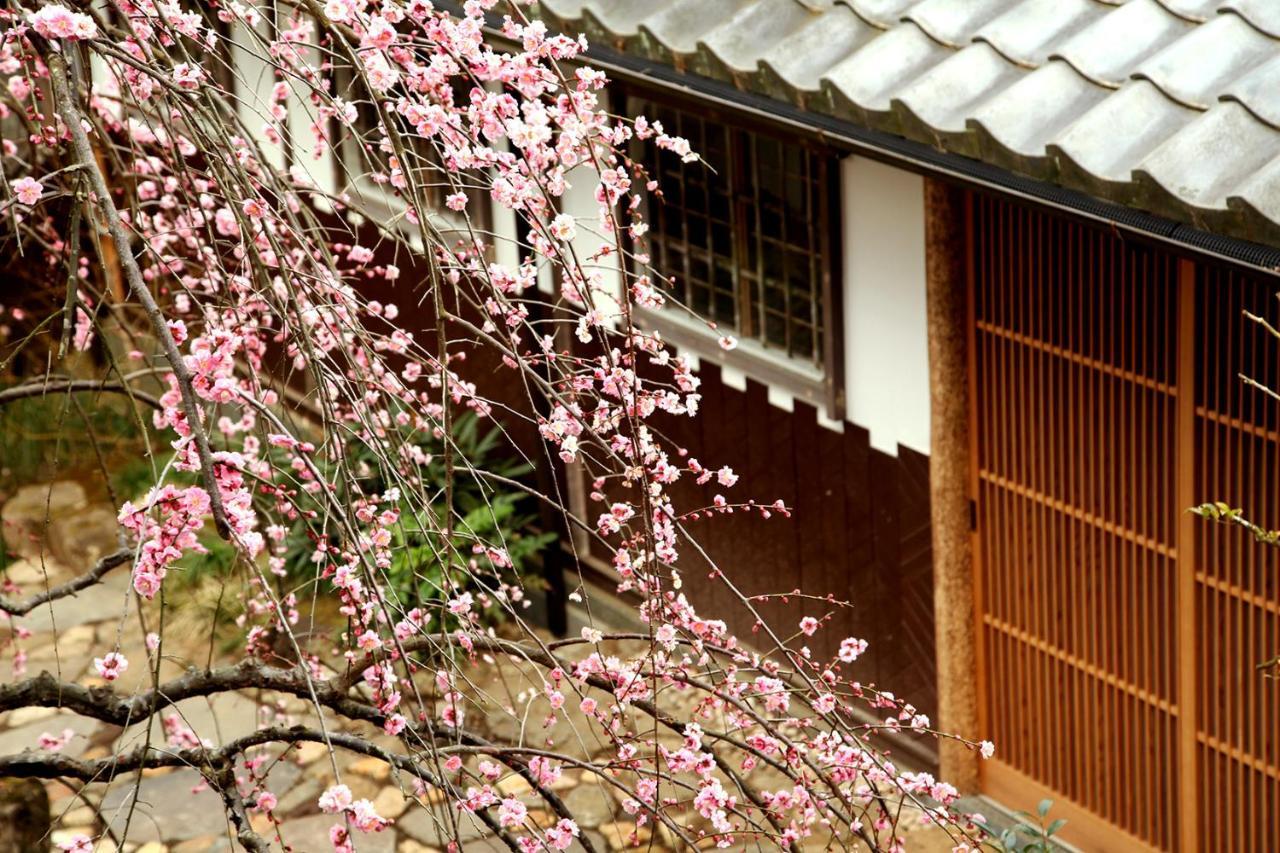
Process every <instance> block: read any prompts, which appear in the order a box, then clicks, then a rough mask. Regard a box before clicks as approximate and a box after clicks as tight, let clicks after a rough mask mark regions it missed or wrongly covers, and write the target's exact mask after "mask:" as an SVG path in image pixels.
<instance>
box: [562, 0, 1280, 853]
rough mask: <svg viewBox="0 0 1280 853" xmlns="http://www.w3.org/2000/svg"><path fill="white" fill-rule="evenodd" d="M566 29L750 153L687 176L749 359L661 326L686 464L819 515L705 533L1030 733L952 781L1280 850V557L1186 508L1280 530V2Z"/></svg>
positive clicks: (1130, 829) (695, 8)
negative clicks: (1279, 386) (694, 403)
mask: <svg viewBox="0 0 1280 853" xmlns="http://www.w3.org/2000/svg"><path fill="white" fill-rule="evenodd" d="M540 8H541V14H542V15H543V16H544V17H545V18H546V19H547V20H548V22H549V24H550V25H551V26H553V27H558V28H563V29H565V30H567V31H570V32H581V33H585V34H586V35H587V36H588V37H589V38H590V40H591V50H590V57H591V60H592V62H594V63H596V64H598V66H599V67H601V68H603V69H605V70H607V71H608V72H609V73H610V75H611V78H612V79H613V80H614V81H615V82H614V84H613V85H611V87H610V88H609V90H608V96H609V97H610V98H611V103H612V105H613V107H614V109H615V111H617V112H619V113H623V114H629V115H634V114H637V113H643V114H644V115H646V116H648V117H650V118H658V119H661V120H662V121H663V122H664V124H665V126H666V128H667V130H668V131H669V132H671V133H675V134H679V135H682V136H684V137H686V138H688V139H689V141H690V142H691V143H692V146H693V148H694V149H695V150H696V151H698V152H699V153H700V154H701V155H702V157H703V158H704V160H705V161H706V163H707V164H708V165H709V166H710V167H711V168H710V169H708V168H706V167H705V166H703V165H701V164H685V163H682V162H681V161H680V159H679V158H678V157H675V156H674V155H669V154H666V153H662V154H656V155H649V160H648V165H649V167H650V169H651V170H652V171H653V172H654V173H655V174H656V175H657V176H658V178H659V180H660V181H661V184H662V187H663V193H664V197H663V198H662V199H661V200H658V199H653V200H651V205H650V208H651V209H650V218H651V221H652V224H653V233H652V242H651V250H652V254H653V259H654V263H655V265H656V266H657V267H658V268H659V269H662V270H664V271H666V272H668V273H670V274H672V275H673V276H674V277H675V279H676V282H677V289H678V295H679V296H680V298H681V299H683V300H684V301H685V302H687V303H688V304H689V305H690V306H692V307H693V308H694V309H695V310H696V311H698V312H699V313H701V314H703V315H705V316H707V317H709V318H711V319H713V320H714V321H715V322H716V323H718V324H719V326H720V328H721V329H722V330H732V333H733V334H734V335H736V336H737V337H738V338H739V339H740V341H741V345H740V346H739V347H738V348H737V349H735V350H733V351H732V352H725V351H723V350H722V349H721V348H719V347H718V346H716V344H715V335H714V334H712V333H709V332H708V331H707V330H706V328H705V327H703V326H700V325H698V324H695V323H690V322H687V321H686V320H685V319H684V318H683V317H681V316H680V315H679V314H678V313H677V312H665V311H662V312H651V315H650V316H649V317H647V318H646V319H647V322H648V323H650V324H651V325H652V326H653V327H655V328H658V329H660V330H661V331H662V332H663V333H664V336H666V337H667V338H668V339H669V340H671V341H673V342H675V343H676V344H677V345H678V346H679V347H680V349H681V350H682V351H684V352H687V353H690V354H692V355H694V356H696V357H697V358H698V359H699V361H700V365H701V368H700V376H701V377H702V380H703V383H704V384H703V389H704V392H705V395H704V400H703V413H702V416H701V417H700V418H699V419H698V421H697V422H696V425H695V426H694V427H693V428H692V430H690V428H689V427H687V426H686V427H684V432H683V433H679V434H678V435H677V438H678V440H679V441H681V442H682V443H684V444H685V445H686V446H688V447H689V448H690V450H691V452H693V453H694V454H695V455H698V456H700V457H708V458H715V459H733V460H735V461H736V462H738V463H740V464H739V470H740V472H741V473H742V474H743V475H744V479H746V480H749V481H750V482H751V484H752V490H753V492H754V493H756V494H760V495H762V496H764V495H767V496H770V497H772V496H777V497H781V498H783V499H784V500H786V501H787V502H788V503H791V504H793V505H794V506H795V508H796V514H795V518H794V519H792V521H791V522H789V523H788V524H787V525H785V526H781V525H780V526H770V525H768V524H763V525H762V524H760V523H759V521H758V520H753V521H747V520H746V519H742V520H741V521H738V520H736V519H733V520H727V521H722V522H721V523H720V524H718V525H711V526H708V527H707V528H706V530H707V535H708V537H709V538H708V540H707V542H706V544H707V547H708V551H709V553H710V554H711V555H712V556H713V557H714V558H715V559H716V560H717V562H718V563H719V564H720V565H721V566H723V567H725V571H726V572H727V573H729V574H731V575H732V577H733V580H734V581H735V583H738V584H739V585H740V586H741V587H742V588H743V589H744V590H746V591H748V592H757V591H758V592H764V591H769V592H780V591H787V590H791V589H797V588H798V589H800V590H802V591H803V592H804V593H806V594H809V595H816V596H821V595H826V594H831V595H833V596H834V597H835V598H836V599H848V600H849V601H850V603H851V605H852V606H851V607H849V608H836V615H835V617H834V622H835V625H834V626H833V627H831V628H830V629H829V631H830V633H831V634H832V635H833V636H835V637H836V638H838V637H841V636H845V635H847V634H854V635H857V636H861V637H865V638H866V639H867V640H869V641H870V643H871V651H870V652H868V657H867V659H866V660H867V663H866V666H867V669H866V673H867V675H866V678H867V680H868V681H870V680H874V681H876V682H877V683H879V684H882V685H883V686H885V687H886V688H887V689H891V690H894V691H895V692H897V693H899V694H900V695H903V696H906V697H908V698H910V699H912V700H913V701H915V702H916V704H917V705H919V706H920V707H921V708H923V709H926V710H928V711H929V712H930V713H932V714H934V715H935V718H936V720H937V722H938V723H939V724H940V725H941V727H943V728H947V729H951V730H959V731H963V732H966V733H968V734H971V735H974V736H980V737H984V738H989V739H991V740H993V741H995V742H996V744H997V753H996V757H995V758H994V759H993V760H991V761H989V762H983V763H980V762H978V761H977V759H976V757H975V756H974V755H973V754H972V753H969V752H966V751H963V750H957V751H949V750H944V752H943V754H942V755H941V756H938V755H936V754H934V755H929V756H924V758H925V759H926V760H929V761H940V763H941V767H942V771H943V773H944V774H946V775H947V776H948V778H950V779H951V780H952V781H955V782H957V783H958V784H961V785H967V786H969V787H970V789H971V790H973V791H976V792H981V793H984V794H986V795H989V796H990V797H992V798H994V799H995V800H996V801H998V802H1000V803H1002V804H1004V805H1007V806H1009V807H1013V808H1029V807H1031V806H1033V805H1034V804H1035V803H1036V801H1038V800H1039V799H1040V798H1042V797H1049V798H1052V799H1053V801H1054V814H1055V815H1058V816H1061V817H1066V818H1068V819H1069V821H1070V822H1069V824H1068V827H1067V829H1066V830H1065V838H1066V839H1067V840H1069V841H1072V842H1074V843H1075V844H1077V845H1079V846H1080V847H1082V848H1084V849H1088V850H1125V851H1131V850H1181V851H1194V850H1206V851H1207V850H1227V849H1230V850H1263V849H1269V848H1270V847H1271V846H1272V845H1273V844H1274V841H1273V839H1275V838H1276V837H1277V835H1280V682H1278V681H1276V680H1275V679H1272V678H1269V677H1267V673H1266V672H1265V671H1263V670H1260V669H1259V668H1258V666H1259V664H1261V663H1263V662H1265V661H1267V660H1269V659H1271V658H1273V657H1274V656H1275V655H1276V653H1277V652H1280V616H1278V614H1280V572H1278V569H1280V560H1278V559H1277V557H1278V555H1280V552H1278V551H1276V550H1275V549H1274V548H1269V547H1267V546H1265V545H1261V544H1257V543H1255V542H1254V541H1253V540H1252V538H1251V537H1250V536H1249V534H1248V533H1247V532H1245V531H1243V530H1239V529H1231V528H1227V527H1223V526H1214V525H1211V524H1209V523H1207V522H1204V521H1201V520H1199V519H1197V518H1195V517H1194V516H1192V515H1190V514H1188V513H1187V512H1186V509H1187V508H1188V507H1190V506H1193V505H1195V504H1198V503H1201V502H1203V501H1207V500H1222V501H1226V502H1228V503H1229V504H1230V505H1231V506H1233V507H1234V506H1241V507H1245V508H1246V509H1247V510H1248V512H1249V513H1250V514H1251V516H1252V517H1254V518H1256V519H1257V520H1258V521H1259V522H1260V523H1262V524H1269V526H1277V517H1278V516H1280V490H1278V489H1277V484H1278V483H1280V479H1277V471H1278V466H1280V412H1278V409H1277V403H1276V401H1275V399H1272V398H1271V397H1269V396H1268V395H1267V394H1265V393H1263V392H1260V391H1259V390H1257V389H1256V388H1253V387H1250V386H1248V385H1246V384H1245V383H1243V382H1242V381H1241V379H1240V378H1239V377H1240V376H1241V375H1244V376H1248V377H1250V378H1251V379H1253V380H1256V381H1258V382H1261V383H1263V384H1270V385H1273V386H1274V384H1275V383H1276V381H1277V380H1280V365H1278V363H1277V357H1278V355H1280V351H1278V349H1277V342H1276V340H1275V338H1274V337H1273V336H1271V335H1269V334H1268V333H1267V331H1266V330H1265V329H1263V328H1262V327H1260V326H1259V325H1257V324H1256V323H1254V322H1251V321H1249V320H1247V319H1246V318H1245V317H1243V316H1242V312H1243V311H1249V312H1252V313H1254V314H1257V315H1261V316H1264V317H1272V318H1274V317H1275V316H1276V313H1277V312H1276V310H1275V309H1276V301H1275V295H1276V293H1277V291H1280V281H1277V279H1276V277H1275V270H1276V267H1277V265H1280V94H1278V93H1280V5H1277V4H1273V3H1264V2H1251V0H1129V2H1110V0H1108V2H1100V1H1099V0H1049V2H1042V0H920V2H913V0H649V2H635V0H544V2H543V3H542V4H541V7H540ZM565 203H566V209H567V210H569V211H570V212H574V211H575V210H576V208H575V205H578V206H579V207H580V208H581V212H582V215H583V216H594V208H593V205H594V203H593V202H592V200H590V199H586V198H583V199H576V198H575V197H574V195H573V193H572V192H571V193H570V196H569V198H567V199H566V202H565ZM708 497H709V493H708ZM690 574H691V575H696V572H690ZM693 593H694V594H695V595H702V596H703V603H704V604H708V605H721V606H722V607H723V609H724V610H725V611H726V612H728V611H732V607H733V605H732V602H729V601H719V600H717V596H718V595H719V593H717V592H715V586H714V585H706V586H705V588H704V587H703V586H702V585H697V586H696V588H695V589H694V590H693ZM774 607H775V610H774V612H775V613H781V614H787V613H799V612H801V610H803V609H804V605H803V603H802V602H799V601H795V600H793V601H791V602H788V603H781V602H779V603H776V604H775V605H774ZM787 608H791V609H790V610H788V609H787ZM739 617H740V619H739V624H738V625H737V626H736V627H737V628H738V630H740V631H741V632H743V633H744V635H745V634H747V633H748V632H749V631H750V626H751V621H752V620H751V617H750V616H749V615H748V614H747V613H746V612H745V611H744V610H743V611H740V612H739ZM860 665H861V664H860Z"/></svg>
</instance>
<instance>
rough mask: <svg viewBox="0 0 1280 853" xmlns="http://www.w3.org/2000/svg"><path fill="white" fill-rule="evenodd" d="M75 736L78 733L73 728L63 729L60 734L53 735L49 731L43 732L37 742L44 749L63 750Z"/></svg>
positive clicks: (49, 750) (51, 750) (50, 750)
mask: <svg viewBox="0 0 1280 853" xmlns="http://www.w3.org/2000/svg"><path fill="white" fill-rule="evenodd" d="M75 736H76V733H75V731H73V730H72V729H63V730H62V734H60V735H51V734H49V733H48V732H43V733H41V735H40V737H39V738H38V740H37V741H36V742H37V743H38V744H39V746H40V748H41V749H43V750H46V751H48V752H61V751H62V748H63V747H65V746H66V745H67V744H68V743H70V742H71V739H72V738H74V737H75Z"/></svg>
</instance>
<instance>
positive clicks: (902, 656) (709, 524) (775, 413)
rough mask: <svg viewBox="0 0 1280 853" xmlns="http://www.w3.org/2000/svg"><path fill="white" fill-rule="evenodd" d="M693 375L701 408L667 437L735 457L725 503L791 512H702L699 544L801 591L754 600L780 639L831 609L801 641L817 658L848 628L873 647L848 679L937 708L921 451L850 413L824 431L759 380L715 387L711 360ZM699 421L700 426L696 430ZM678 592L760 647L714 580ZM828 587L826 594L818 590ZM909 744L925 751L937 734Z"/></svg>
mask: <svg viewBox="0 0 1280 853" xmlns="http://www.w3.org/2000/svg"><path fill="white" fill-rule="evenodd" d="M698 375H699V376H700V377H701V379H702V383H703V384H702V393H703V400H702V410H701V412H700V414H699V416H698V418H697V419H696V420H695V421H689V419H687V418H683V419H670V420H669V421H664V422H663V430H664V432H665V434H666V435H668V437H670V438H671V439H672V440H674V441H676V442H677V443H679V444H681V445H682V446H684V447H685V448H686V449H687V450H688V451H689V454H690V455H691V456H694V457H697V458H698V459H699V460H700V461H701V462H702V463H703V464H705V465H710V466H716V467H718V466H720V465H731V466H733V467H734V469H735V470H736V471H738V472H739V473H740V474H741V475H742V483H741V484H740V485H739V486H738V487H736V488H735V489H733V490H731V491H730V492H728V493H727V496H728V497H730V499H731V500H734V501H740V500H747V499H749V498H755V499H757V500H759V501H761V502H763V503H772V502H773V501H774V500H777V499H778V498H781V499H782V500H784V501H785V502H786V503H787V504H788V505H789V506H791V507H793V510H794V511H793V515H792V517H791V518H790V519H786V518H782V517H781V516H775V517H774V518H771V519H768V520H765V519H762V518H761V517H760V515H759V514H758V513H744V512H736V513H734V514H733V515H722V516H717V517H715V518H712V519H710V520H707V521H700V522H697V526H696V527H695V528H694V529H695V531H696V535H697V536H698V537H699V541H700V542H701V543H702V545H703V546H704V547H705V549H706V551H707V553H708V554H709V555H710V557H711V558H712V559H713V560H715V562H716V564H717V565H718V566H720V568H721V569H722V570H723V571H724V573H725V575H726V576H727V577H728V578H729V580H730V581H731V582H732V583H734V584H735V585H736V586H738V587H739V588H740V589H741V590H742V592H744V593H745V594H748V595H762V594H769V595H778V594H785V593H789V592H791V591H793V590H797V589H798V590H799V591H800V592H801V593H803V595H804V597H803V598H800V597H795V596H790V597H788V599H787V600H785V601H784V600H782V599H781V598H771V599H770V600H769V601H768V602H757V603H756V604H757V606H758V608H759V611H760V613H761V614H762V615H764V616H765V617H766V618H767V619H768V620H769V621H770V622H771V624H773V625H774V626H776V627H777V628H778V629H779V631H780V633H782V634H783V635H784V636H785V635H786V634H788V633H794V632H795V630H796V626H797V624H798V623H799V620H800V618H801V617H802V616H806V615H807V616H815V617H822V616H824V615H827V614H830V619H829V621H828V623H827V626H826V627H824V628H823V629H822V631H821V632H819V634H818V635H817V636H815V637H813V638H811V639H810V638H802V639H804V640H805V642H806V644H807V645H808V646H809V647H810V649H811V650H812V651H813V652H814V653H815V654H820V655H831V654H834V653H835V651H836V649H837V648H838V646H839V642H840V640H842V639H843V638H845V637H848V636H855V637H860V638H862V639H865V640H867V641H868V643H870V648H869V650H868V652H867V654H866V656H865V657H864V658H862V659H861V660H860V661H859V662H858V663H857V664H855V667H857V668H858V669H857V670H856V671H857V672H858V673H859V675H858V676H857V677H859V678H860V679H861V680H862V681H863V682H864V683H868V684H870V683H874V684H876V685H877V686H880V687H883V688H884V689H886V690H889V691H892V692H893V693H894V694H895V695H897V696H900V697H902V698H904V699H906V700H907V701H909V702H912V703H913V704H914V705H915V706H916V707H917V708H919V709H920V710H922V711H923V712H925V713H927V714H932V713H933V712H934V708H935V706H936V702H937V684H936V662H935V658H934V645H933V644H934V639H933V588H932V584H933V574H932V554H931V549H930V532H929V489H928V482H929V480H928V477H929V473H928V472H929V460H928V457H927V456H925V455H924V454H920V453H916V452H914V451H911V450H909V449H906V448H901V449H900V452H899V455H898V456H897V457H894V456H890V455H888V454H885V453H882V452H879V451H877V450H874V449H872V448H871V445H870V439H869V436H868V434H867V432H866V430H863V429H861V428H859V427H857V426H854V425H853V424H848V423H846V424H845V431H844V432H843V433H840V432H836V431H833V430H831V429H828V428H826V427H823V426H821V425H819V424H818V421H817V412H816V411H815V410H814V408H813V407H812V406H809V405H806V404H804V403H799V402H797V403H796V404H795V410H794V411H793V412H788V411H786V410H785V409H782V408H779V407H778V406H774V405H771V404H770V403H769V401H768V393H767V389H766V388H765V386H764V385H761V384H759V383H757V382H755V381H753V380H748V381H747V388H746V390H745V391H739V390H736V389H735V388H732V387H730V386H727V385H725V384H724V382H723V381H722V380H721V378H720V369H719V368H718V367H716V366H715V365H711V364H704V365H703V367H702V368H701V370H700V371H699V374H698ZM699 421H700V422H701V428H697V427H696V426H691V425H696V424H697V423H698V422H699ZM717 491H724V490H721V489H713V488H709V487H708V488H703V487H698V486H696V485H694V484H691V483H682V484H679V485H678V486H677V489H676V497H677V498H678V499H679V500H681V501H683V502H684V504H685V505H690V506H691V505H705V504H707V503H709V502H710V498H711V496H712V495H713V494H715V493H716V492H717ZM681 560H682V562H683V563H684V566H683V569H684V574H685V577H686V578H698V579H701V578H704V577H705V576H706V572H707V567H706V565H705V564H704V563H703V562H702V561H701V560H699V559H698V558H697V557H696V556H695V555H694V552H693V551H692V550H691V549H687V548H686V549H685V551H684V555H683V556H682V557H681ZM685 592H686V594H688V595H689V596H690V597H691V599H692V600H693V601H694V602H695V603H696V604H697V605H698V606H699V607H700V608H702V609H703V610H704V612H706V613H708V614H714V615H715V616H716V617H717V618H723V619H725V620H726V621H728V622H729V624H730V626H731V627H732V629H733V630H734V631H735V633H737V634H738V635H739V636H740V637H742V638H744V639H746V640H748V641H749V642H750V641H753V640H754V642H755V643H756V644H757V645H765V643H764V642H763V639H762V638H760V637H759V636H757V635H756V633H755V631H754V630H753V629H754V627H755V625H754V621H755V620H754V618H753V617H752V616H751V614H750V613H749V612H748V611H747V609H746V608H745V607H744V606H742V605H741V604H740V603H738V602H735V601H734V600H733V599H732V597H731V596H730V595H729V594H728V593H727V592H726V591H725V590H724V588H723V586H722V585H720V584H715V583H712V584H704V583H701V582H698V583H690V584H688V585H687V586H686V589H685ZM825 596H830V597H831V598H832V599H833V601H832V602H827V601H823V600H820V599H822V598H823V597H825ZM815 598H816V599H819V600H815ZM835 602H848V604H849V606H841V605H840V604H837V603H835ZM918 743H919V744H921V745H922V746H924V747H926V748H927V750H928V752H929V755H931V754H932V752H933V749H934V746H933V744H932V742H926V741H923V740H921V741H918ZM926 758H927V760H932V759H931V758H929V757H928V756H926Z"/></svg>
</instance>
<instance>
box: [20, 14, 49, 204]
mask: <svg viewBox="0 0 1280 853" xmlns="http://www.w3.org/2000/svg"><path fill="white" fill-rule="evenodd" d="M45 8H48V7H45ZM13 194H14V196H15V197H16V198H17V199H18V201H20V202H21V203H23V204H25V205H27V206H28V207H29V206H31V205H33V204H35V203H36V202H38V201H40V197H41V196H42V195H44V186H43V185H42V184H41V183H40V182H39V181H37V180H35V179H34V178H30V177H22V178H18V180H16V181H14V182H13Z"/></svg>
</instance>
